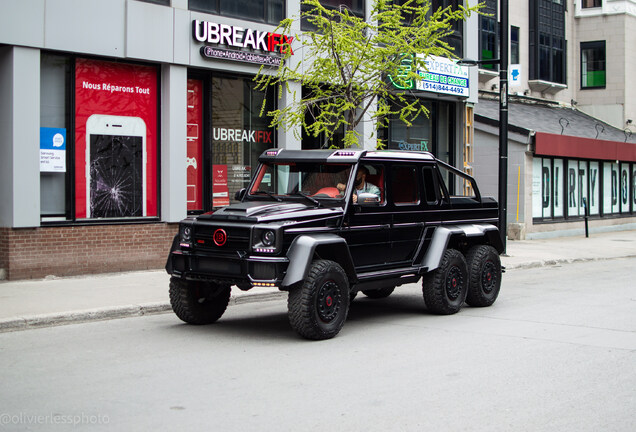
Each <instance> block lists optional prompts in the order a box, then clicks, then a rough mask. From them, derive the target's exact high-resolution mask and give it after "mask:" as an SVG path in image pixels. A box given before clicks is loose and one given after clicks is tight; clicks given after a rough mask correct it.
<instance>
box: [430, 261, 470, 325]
mask: <svg viewBox="0 0 636 432" xmlns="http://www.w3.org/2000/svg"><path fill="white" fill-rule="evenodd" d="M467 292H468V268H467V266H466V259H465V258H464V255H462V253H461V252H459V251H458V250H455V249H448V250H447V251H446V252H445V253H444V256H443V257H442V261H441V262H440V265H439V267H438V268H437V269H435V270H433V271H432V272H430V273H428V274H426V275H425V276H424V278H423V281H422V293H423V294H424V301H425V302H426V307H427V308H428V310H429V311H430V312H432V313H434V314H438V315H451V314H454V313H457V312H459V310H460V309H461V307H462V304H463V303H464V301H465V300H466V294H467Z"/></svg>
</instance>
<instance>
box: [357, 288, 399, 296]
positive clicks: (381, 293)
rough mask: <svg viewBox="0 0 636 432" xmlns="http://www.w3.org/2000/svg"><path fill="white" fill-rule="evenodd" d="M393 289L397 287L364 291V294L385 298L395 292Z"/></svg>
mask: <svg viewBox="0 0 636 432" xmlns="http://www.w3.org/2000/svg"><path fill="white" fill-rule="evenodd" d="M393 290H395V287H386V288H380V289H377V290H366V291H362V294H364V295H365V296H367V297H369V298H372V299H383V298H387V297H388V296H390V295H391V294H392V293H393Z"/></svg>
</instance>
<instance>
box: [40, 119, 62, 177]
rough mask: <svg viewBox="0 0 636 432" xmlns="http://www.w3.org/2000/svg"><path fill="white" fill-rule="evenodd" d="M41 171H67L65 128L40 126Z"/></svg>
mask: <svg viewBox="0 0 636 432" xmlns="http://www.w3.org/2000/svg"><path fill="white" fill-rule="evenodd" d="M40 172H66V129H65V128H47V127H42V128H40Z"/></svg>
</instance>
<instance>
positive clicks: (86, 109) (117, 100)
mask: <svg viewBox="0 0 636 432" xmlns="http://www.w3.org/2000/svg"><path fill="white" fill-rule="evenodd" d="M157 96H158V95H157V69H156V68H154V67H150V66H140V65H134V64H127V63H115V62H107V61H98V60H88V59H77V61H76V66H75V107H76V108H75V125H76V126H75V178H76V182H75V211H76V217H77V218H78V219H81V218H86V219H98V218H127V217H145V216H151V217H152V216H157V214H158V213H157V115H158V108H157Z"/></svg>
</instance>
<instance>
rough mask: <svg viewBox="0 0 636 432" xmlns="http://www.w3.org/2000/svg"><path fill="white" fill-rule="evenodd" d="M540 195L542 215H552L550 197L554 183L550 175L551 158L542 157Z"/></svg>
mask: <svg viewBox="0 0 636 432" xmlns="http://www.w3.org/2000/svg"><path fill="white" fill-rule="evenodd" d="M541 181H542V184H541V196H542V205H541V207H542V212H543V217H547V218H549V217H552V197H553V194H554V184H553V177H552V160H550V159H544V160H543V167H542V171H541Z"/></svg>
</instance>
